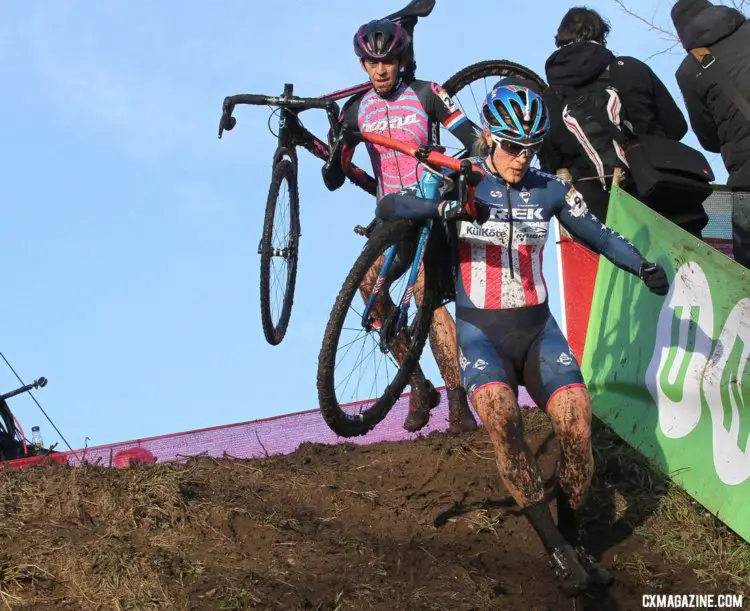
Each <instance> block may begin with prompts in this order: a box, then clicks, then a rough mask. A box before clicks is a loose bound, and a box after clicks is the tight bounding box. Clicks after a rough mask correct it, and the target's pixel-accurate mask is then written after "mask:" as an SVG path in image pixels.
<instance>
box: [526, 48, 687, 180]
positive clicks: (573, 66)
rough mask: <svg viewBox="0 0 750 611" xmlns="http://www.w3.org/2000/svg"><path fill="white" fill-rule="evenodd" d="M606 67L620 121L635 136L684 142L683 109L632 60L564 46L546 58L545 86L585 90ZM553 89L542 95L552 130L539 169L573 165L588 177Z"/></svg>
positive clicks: (649, 72) (599, 50) (605, 51)
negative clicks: (617, 99) (616, 95)
mask: <svg viewBox="0 0 750 611" xmlns="http://www.w3.org/2000/svg"><path fill="white" fill-rule="evenodd" d="M615 60H616V61H615ZM607 66H609V67H610V82H611V84H612V86H613V87H615V88H616V89H617V91H618V93H619V96H620V100H621V102H622V108H623V112H622V117H623V118H624V119H627V120H628V121H629V122H630V124H631V125H632V126H633V129H634V130H635V132H636V133H640V134H658V135H662V136H666V137H668V138H672V139H674V140H681V139H682V137H683V136H684V135H685V134H686V133H687V129H688V126H687V123H686V122H685V117H684V116H683V114H682V111H680V109H679V107H678V106H677V103H676V102H675V101H674V98H672V96H671V94H670V93H669V91H668V90H667V88H666V87H665V86H664V83H662V82H661V81H660V80H659V78H658V77H657V76H656V74H654V72H653V71H652V70H651V68H649V67H648V66H647V65H646V64H644V63H643V62H642V61H639V60H637V59H635V58H634V57H616V56H615V55H614V54H613V53H612V52H611V51H610V50H609V49H607V48H606V47H604V46H602V45H599V44H596V43H594V42H580V43H574V44H571V45H567V46H565V47H562V48H560V49H558V50H557V51H555V52H554V53H553V54H552V55H550V57H549V58H548V59H547V63H546V65H545V70H546V74H547V83H548V84H549V85H550V86H551V87H554V86H556V85H557V86H562V87H573V88H578V87H585V86H586V85H589V84H590V83H592V82H593V81H594V80H596V79H597V78H598V77H599V76H600V75H601V74H602V72H603V71H604V70H605V69H606V68H607ZM551 87H549V88H547V89H546V90H545V91H544V93H543V94H542V95H543V97H544V101H545V102H546V104H547V107H548V108H549V113H550V132H549V135H548V136H547V138H545V143H544V148H543V149H542V151H541V152H540V155H539V160H540V163H541V165H542V168H543V169H544V170H546V171H547V172H555V171H557V170H558V169H559V168H571V167H577V168H580V169H581V170H582V172H589V173H590V170H589V167H590V166H589V165H588V162H587V161H586V158H585V156H584V155H585V153H584V152H583V151H582V150H581V148H580V145H579V144H578V142H577V141H576V139H575V138H574V137H573V135H572V134H571V133H570V132H569V131H568V130H567V128H566V127H565V125H564V124H563V121H562V109H563V105H562V103H561V102H560V100H559V99H558V98H557V96H556V95H555V93H554V92H553V91H552V88H551Z"/></svg>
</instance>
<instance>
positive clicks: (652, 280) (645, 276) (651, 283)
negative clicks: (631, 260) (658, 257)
mask: <svg viewBox="0 0 750 611" xmlns="http://www.w3.org/2000/svg"><path fill="white" fill-rule="evenodd" d="M640 278H641V280H643V283H644V284H645V285H646V286H647V287H648V288H649V290H650V291H651V292H652V293H654V294H656V295H661V296H664V295H666V294H667V293H668V292H669V278H667V274H666V272H665V271H664V268H663V267H662V266H661V265H659V264H658V263H650V262H648V261H644V262H643V263H641V273H640Z"/></svg>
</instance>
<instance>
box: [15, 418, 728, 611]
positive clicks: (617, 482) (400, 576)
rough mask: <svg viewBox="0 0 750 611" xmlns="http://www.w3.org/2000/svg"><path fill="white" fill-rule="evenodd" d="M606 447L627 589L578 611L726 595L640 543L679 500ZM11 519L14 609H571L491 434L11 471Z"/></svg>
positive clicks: (598, 539)
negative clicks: (258, 455)
mask: <svg viewBox="0 0 750 611" xmlns="http://www.w3.org/2000/svg"><path fill="white" fill-rule="evenodd" d="M534 413H536V414H539V413H540V412H534ZM532 414H533V413H532ZM542 416H543V415H542ZM545 418H546V417H545ZM527 437H528V438H529V439H530V442H531V443H532V446H533V448H534V450H535V452H536V453H537V454H538V459H539V462H540V465H541V466H542V469H543V472H544V473H545V477H550V476H551V475H552V474H553V472H554V468H555V462H556V459H557V453H558V447H557V443H556V441H555V440H554V438H551V437H550V431H549V428H548V424H547V423H546V421H542V420H540V417H539V416H533V417H532V419H531V420H529V421H527ZM610 442H611V439H610ZM608 443H609V442H608ZM608 448H610V449H607V450H606V451H601V450H600V451H599V452H598V468H599V471H598V474H597V478H596V481H595V493H594V497H593V502H594V505H593V506H592V511H591V518H592V522H591V523H589V524H588V526H587V532H588V541H589V545H590V547H591V549H592V551H593V552H594V553H595V554H596V555H601V556H602V557H603V560H604V564H605V565H606V566H607V567H609V568H610V569H612V570H613V571H614V573H615V575H616V579H617V582H616V584H615V585H614V586H613V587H612V588H611V589H610V591H609V594H608V595H607V596H605V597H598V598H596V599H593V598H589V599H587V600H585V601H579V604H578V607H577V608H578V609H602V610H603V609H622V610H630V609H641V595H642V594H643V593H655V592H659V591H662V592H673V593H685V592H688V593H690V592H717V593H718V592H726V591H727V588H728V587H730V585H731V584H730V585H725V584H723V583H717V582H716V580H715V579H714V581H713V582H708V583H707V582H706V579H705V574H704V573H701V570H700V569H701V567H697V569H698V570H697V572H696V567H691V566H687V565H686V564H685V562H683V561H678V560H677V559H675V558H670V557H669V556H670V554H668V553H664V552H660V551H658V549H659V546H658V545H656V544H655V542H654V540H653V539H651V538H649V537H647V536H642V535H641V534H639V535H634V534H633V528H634V527H639V531H638V532H639V533H645V532H646V530H644V529H647V528H648V524H649V522H648V521H649V520H650V519H652V517H651V514H654V513H655V512H656V511H657V507H658V503H659V495H660V494H663V493H665V492H664V488H663V487H662V485H661V484H660V483H659V480H658V478H654V479H653V480H652V479H649V478H643V477H642V475H641V476H638V475H633V474H634V473H635V471H633V473H630V470H631V469H632V470H634V469H636V468H637V466H636V465H635V464H630V463H626V462H623V460H622V458H616V457H615V454H616V452H613V451H612V450H611V446H608ZM633 477H636V478H637V479H638V482H637V483H632V482H631V483H630V484H629V483H628V482H629V481H630V480H632V479H633ZM644 481H645V482H649V481H652V482H653V484H647V486H646V487H648V486H649V485H650V486H652V487H653V488H654V489H653V490H645V491H644V483H643V482H644ZM649 499H651V500H649ZM0 518H1V519H0V598H1V599H2V601H0V602H2V603H4V605H3V606H9V607H11V608H31V609H35V610H47V609H55V610H65V609H70V610H73V609H75V610H76V611H80V610H88V609H139V610H140V609H196V610H198V609H200V610H204V609H206V610H208V609H220V610H230V609H282V610H297V609H310V610H340V611H343V610H346V609H383V610H394V609H414V610H418V609H425V610H431V611H434V610H441V609H445V610H450V611H460V610H466V611H468V610H482V611H483V610H488V611H489V610H519V611H520V610H523V611H531V610H540V611H541V610H545V611H546V610H558V609H564V610H569V609H570V610H572V609H573V608H574V607H573V603H572V602H571V601H570V600H569V599H565V598H564V597H563V596H562V595H561V594H559V592H558V590H557V588H556V585H555V582H554V578H553V575H552V572H551V569H550V568H549V566H548V564H547V562H546V560H545V558H544V555H543V550H542V547H541V545H540V543H539V542H538V540H537V539H536V537H535V535H534V533H533V531H532V530H531V528H530V527H529V526H528V525H527V523H526V522H525V520H524V519H523V518H522V517H519V516H518V515H517V514H516V512H515V508H514V505H513V502H512V500H511V499H510V497H509V496H508V495H507V493H506V492H505V490H504V489H503V488H502V487H501V485H500V483H499V480H498V477H497V475H496V470H495V465H494V458H493V455H492V452H491V448H490V445H489V441H488V439H487V437H486V435H485V433H484V431H481V430H480V431H477V432H475V433H471V434H467V435H461V436H449V435H444V434H435V435H433V436H431V437H429V438H426V439H420V440H417V441H414V442H402V443H386V444H378V445H372V446H359V447H358V446H353V445H339V446H323V445H310V444H306V445H304V446H302V447H301V448H300V449H299V450H298V451H297V452H296V453H294V454H292V455H289V456H284V457H271V458H267V459H262V460H255V461H238V460H229V459H227V460H214V459H210V458H196V459H191V460H190V461H189V462H188V463H187V464H186V465H156V466H149V467H146V466H142V467H135V468H131V469H127V470H114V469H111V470H110V469H105V468H94V467H86V468H66V467H60V466H48V467H39V468H32V469H28V470H25V471H22V472H10V471H7V470H3V471H0ZM688 535H689V533H688ZM701 575H703V576H704V578H701ZM736 585H737V582H736V580H735V582H734V586H736ZM735 589H736V588H735ZM741 589H742V588H740V591H741Z"/></svg>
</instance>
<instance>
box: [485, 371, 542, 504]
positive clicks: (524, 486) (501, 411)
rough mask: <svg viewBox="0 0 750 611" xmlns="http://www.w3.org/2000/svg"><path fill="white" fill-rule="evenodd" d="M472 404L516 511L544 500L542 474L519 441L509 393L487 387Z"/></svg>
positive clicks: (519, 425)
mask: <svg viewBox="0 0 750 611" xmlns="http://www.w3.org/2000/svg"><path fill="white" fill-rule="evenodd" d="M472 402H473V403H474V406H475V407H476V409H477V413H478V414H479V417H480V418H481V419H482V422H483V423H484V426H485V428H486V429H487V434H488V435H489V437H490V441H491V442H492V445H493V446H494V448H495V454H496V455H497V470H498V472H499V473H500V479H501V480H502V482H503V484H504V485H505V487H506V488H507V490H508V492H510V494H511V495H512V496H513V498H514V499H515V501H516V503H518V506H519V507H522V508H524V507H529V506H531V505H534V504H536V503H539V502H541V501H542V500H543V498H544V484H543V482H542V474H541V473H540V472H539V467H538V466H537V464H536V461H535V460H534V456H533V454H532V453H531V449H530V448H529V446H528V444H527V443H526V440H525V439H524V437H523V420H522V419H521V412H520V408H519V407H518V403H517V402H516V398H515V396H514V394H513V391H512V390H511V389H510V388H508V387H507V386H506V385H505V384H488V385H486V386H484V387H482V388H480V389H479V390H477V391H476V393H475V394H474V396H473V397H472Z"/></svg>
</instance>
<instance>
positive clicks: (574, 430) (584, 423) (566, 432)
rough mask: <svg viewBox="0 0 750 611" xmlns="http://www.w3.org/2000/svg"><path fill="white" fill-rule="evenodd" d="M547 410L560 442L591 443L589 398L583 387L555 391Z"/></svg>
mask: <svg viewBox="0 0 750 611" xmlns="http://www.w3.org/2000/svg"><path fill="white" fill-rule="evenodd" d="M547 412H548V413H549V416H550V418H551V419H552V423H553V424H554V427H555V432H556V433H557V436H558V437H559V438H560V441H561V443H566V442H568V443H574V444H575V445H589V444H590V443H591V399H590V398H589V393H588V391H587V390H586V389H585V388H582V387H574V388H566V389H564V390H561V391H559V392H557V393H555V394H554V395H553V396H552V397H551V398H550V400H549V402H548V404H547Z"/></svg>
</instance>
